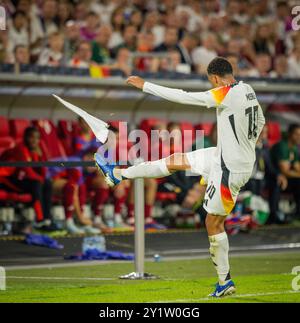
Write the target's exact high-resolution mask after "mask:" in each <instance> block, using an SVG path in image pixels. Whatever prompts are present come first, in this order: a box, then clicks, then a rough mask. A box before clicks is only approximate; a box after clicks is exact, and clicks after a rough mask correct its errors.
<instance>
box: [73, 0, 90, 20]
mask: <svg viewBox="0 0 300 323" xmlns="http://www.w3.org/2000/svg"><path fill="white" fill-rule="evenodd" d="M89 11H90V8H89V5H87V3H86V1H84V0H79V1H77V2H76V4H75V9H74V14H73V15H74V19H75V20H76V21H77V22H78V23H79V24H80V25H81V26H82V25H84V23H85V18H86V16H87V14H88V13H89Z"/></svg>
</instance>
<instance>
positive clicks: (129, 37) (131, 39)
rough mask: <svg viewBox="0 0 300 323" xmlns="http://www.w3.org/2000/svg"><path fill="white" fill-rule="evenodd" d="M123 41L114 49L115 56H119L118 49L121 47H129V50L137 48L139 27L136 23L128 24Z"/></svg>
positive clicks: (132, 50)
mask: <svg viewBox="0 0 300 323" xmlns="http://www.w3.org/2000/svg"><path fill="white" fill-rule="evenodd" d="M122 36H123V42H122V43H121V44H120V45H118V46H116V47H114V48H113V49H112V55H113V57H117V54H118V51H119V50H120V49H121V48H127V49H128V50H129V51H131V52H134V51H136V49H137V36H138V32H137V28H136V26H134V25H127V26H126V27H124V31H123V34H122Z"/></svg>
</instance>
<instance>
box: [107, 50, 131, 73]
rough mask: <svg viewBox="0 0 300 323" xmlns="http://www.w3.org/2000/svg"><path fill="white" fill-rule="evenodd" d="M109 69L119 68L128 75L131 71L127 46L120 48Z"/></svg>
mask: <svg viewBox="0 0 300 323" xmlns="http://www.w3.org/2000/svg"><path fill="white" fill-rule="evenodd" d="M109 67H110V68H111V69H116V70H120V71H122V72H123V73H124V75H126V76H129V75H130V74H131V72H132V60H131V53H130V51H129V50H128V49H127V48H125V47H124V48H120V49H119V51H118V54H117V57H116V60H115V62H114V63H113V64H112V65H110V66H109Z"/></svg>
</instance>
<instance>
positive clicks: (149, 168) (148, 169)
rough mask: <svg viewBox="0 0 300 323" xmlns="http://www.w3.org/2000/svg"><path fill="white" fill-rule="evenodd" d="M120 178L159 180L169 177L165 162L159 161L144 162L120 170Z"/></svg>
mask: <svg viewBox="0 0 300 323" xmlns="http://www.w3.org/2000/svg"><path fill="white" fill-rule="evenodd" d="M120 171H121V175H122V177H125V178H129V179H131V178H139V177H144V178H159V177H165V176H169V175H170V174H171V173H170V172H169V170H168V167H167V164H166V160H165V159H159V160H156V161H151V162H144V163H141V164H138V165H135V166H131V167H128V168H126V169H120Z"/></svg>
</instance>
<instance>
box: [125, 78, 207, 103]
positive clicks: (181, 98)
mask: <svg viewBox="0 0 300 323" xmlns="http://www.w3.org/2000/svg"><path fill="white" fill-rule="evenodd" d="M126 83H127V84H130V85H132V86H135V87H136V88H138V89H141V90H143V91H144V92H146V93H149V94H153V95H155V96H159V97H161V98H163V99H166V100H169V101H172V102H176V103H181V104H191V105H199V106H208V105H209V103H208V102H209V100H210V97H211V94H210V93H209V91H206V92H186V91H183V90H179V89H172V88H169V87H165V86H161V85H157V84H153V83H150V82H145V80H143V79H142V78H141V77H139V76H130V77H128V79H127V80H126Z"/></svg>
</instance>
